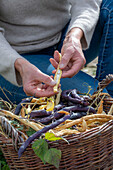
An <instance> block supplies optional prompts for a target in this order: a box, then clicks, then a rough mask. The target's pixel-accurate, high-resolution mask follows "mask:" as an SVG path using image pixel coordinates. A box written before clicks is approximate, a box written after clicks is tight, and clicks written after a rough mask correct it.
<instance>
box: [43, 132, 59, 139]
mask: <svg viewBox="0 0 113 170" xmlns="http://www.w3.org/2000/svg"><path fill="white" fill-rule="evenodd" d="M45 139H47V140H49V141H56V140H60V139H62V138H60V137H56V136H55V135H54V134H53V133H50V132H47V133H46V134H45Z"/></svg>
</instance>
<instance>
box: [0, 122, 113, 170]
mask: <svg viewBox="0 0 113 170" xmlns="http://www.w3.org/2000/svg"><path fill="white" fill-rule="evenodd" d="M67 140H68V141H69V144H68V143H66V142H65V141H63V140H60V141H58V142H48V143H49V145H50V147H55V148H58V149H60V150H61V152H62V159H61V162H60V167H59V169H60V170H62V169H66V170H67V169H70V170H72V169H79V170H82V169H83V170H84V169H87V170H88V169H91V170H93V169H94V170H96V169H112V168H113V121H109V122H107V123H105V124H104V125H103V126H101V127H100V128H99V127H96V128H93V129H92V130H90V131H87V132H83V133H81V134H77V135H76V136H75V135H71V136H68V137H67ZM0 141H1V142H0V147H1V149H2V152H3V154H4V156H5V158H6V161H7V163H8V165H9V167H10V169H11V170H13V169H14V170H16V169H17V170H19V169H26V170H29V169H42V170H43V169H55V167H54V166H52V165H49V164H45V165H44V164H43V162H41V160H40V159H39V158H38V157H37V156H36V155H35V153H34V152H33V150H32V148H31V146H29V147H28V148H27V150H26V151H25V153H24V154H23V156H22V157H21V158H20V159H18V154H17V152H16V151H15V150H14V148H13V145H12V143H11V140H9V139H6V138H4V137H3V136H0Z"/></svg>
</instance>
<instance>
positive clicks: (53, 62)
mask: <svg viewBox="0 0 113 170" xmlns="http://www.w3.org/2000/svg"><path fill="white" fill-rule="evenodd" d="M49 61H50V62H51V64H52V66H53V67H54V68H55V69H57V67H58V63H57V62H56V61H55V59H53V58H50V60H49Z"/></svg>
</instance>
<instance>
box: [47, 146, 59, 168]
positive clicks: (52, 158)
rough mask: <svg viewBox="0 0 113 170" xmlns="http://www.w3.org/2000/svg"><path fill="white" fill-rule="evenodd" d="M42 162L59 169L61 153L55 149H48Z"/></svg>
mask: <svg viewBox="0 0 113 170" xmlns="http://www.w3.org/2000/svg"><path fill="white" fill-rule="evenodd" d="M44 160H45V161H46V162H48V163H49V164H51V165H54V166H55V167H56V168H59V164H60V160H61V151H60V150H58V149H56V148H51V149H49V150H48V151H47V152H46V153H45V156H44Z"/></svg>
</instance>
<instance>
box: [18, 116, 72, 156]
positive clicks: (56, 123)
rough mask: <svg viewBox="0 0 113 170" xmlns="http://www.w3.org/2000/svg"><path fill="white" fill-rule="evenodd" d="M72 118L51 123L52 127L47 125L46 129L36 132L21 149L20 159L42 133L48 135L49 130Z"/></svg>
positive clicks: (64, 118)
mask: <svg viewBox="0 0 113 170" xmlns="http://www.w3.org/2000/svg"><path fill="white" fill-rule="evenodd" d="M69 118H70V115H66V116H64V117H63V118H61V119H59V120H57V121H56V122H53V123H51V124H50V125H47V126H46V127H44V128H43V129H41V130H39V131H37V132H35V133H34V134H33V135H31V136H30V137H29V138H28V139H27V140H26V141H25V142H24V143H23V144H22V145H21V147H20V148H19V151H18V157H19V158H20V157H21V156H22V154H23V152H24V151H25V150H26V148H27V147H28V145H29V144H30V143H31V142H32V141H34V140H35V139H37V138H39V137H40V136H41V134H42V133H46V132H47V131H48V130H50V129H53V128H55V127H57V126H58V125H59V124H61V123H63V122H64V121H66V120H67V119H69Z"/></svg>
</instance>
